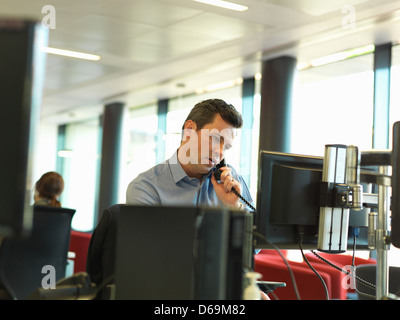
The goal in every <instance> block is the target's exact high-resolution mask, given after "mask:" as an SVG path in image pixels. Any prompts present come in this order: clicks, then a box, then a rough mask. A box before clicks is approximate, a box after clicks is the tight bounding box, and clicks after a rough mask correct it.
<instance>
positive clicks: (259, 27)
mask: <svg viewBox="0 0 400 320" xmlns="http://www.w3.org/2000/svg"><path fill="white" fill-rule="evenodd" d="M234 2H236V3H240V4H244V5H247V6H248V7H249V10H247V11H244V12H234V11H230V10H227V9H222V8H217V7H212V6H209V5H205V4H201V3H198V2H194V1H192V0H0V16H16V17H20V16H27V17H33V18H35V19H37V20H38V21H41V20H42V19H43V17H44V16H45V15H46V14H45V13H42V8H43V6H45V5H48V4H51V5H53V6H54V8H55V9H56V28H55V29H51V30H50V37H49V46H50V47H56V48H60V49H69V50H76V51H83V52H86V53H94V54H98V55H100V56H101V59H100V60H99V61H85V60H79V59H74V58H67V57H61V56H55V55H50V54H49V55H48V58H47V69H46V78H45V87H44V97H43V108H42V117H43V119H53V120H54V121H66V120H65V116H66V115H67V117H72V116H75V117H77V118H79V117H83V116H85V115H87V113H88V112H101V108H99V106H102V105H103V104H105V103H107V102H110V101H114V100H115V99H116V100H120V101H126V103H127V104H128V105H129V106H131V105H141V104H145V103H149V102H153V101H156V100H157V99H159V98H165V97H168V96H178V95H182V94H187V93H191V92H193V91H194V90H195V89H197V88H199V87H204V86H205V85H207V84H212V83H218V82H221V81H226V80H230V79H236V78H238V77H249V76H253V75H254V74H256V73H257V72H260V69H261V61H262V60H263V59H268V58H271V57H275V56H278V55H282V54H290V55H293V56H295V57H297V59H298V61H299V62H306V61H309V60H310V59H312V58H315V57H320V56H323V55H326V54H329V53H333V52H337V51H341V50H346V49H351V48H354V47H358V46H364V45H367V44H370V43H375V44H380V43H385V42H388V41H392V42H396V43H397V41H398V40H399V39H400V1H399V0H396V1H393V0H335V1H326V0H234ZM346 10H354V14H355V16H354V17H355V20H354V21H355V24H348V23H345V21H346V20H345V19H346V18H347V17H349V14H350V13H349V12H350V11H346ZM178 84H179V85H178ZM182 84H183V86H182Z"/></svg>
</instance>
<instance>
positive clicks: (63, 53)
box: [42, 47, 100, 61]
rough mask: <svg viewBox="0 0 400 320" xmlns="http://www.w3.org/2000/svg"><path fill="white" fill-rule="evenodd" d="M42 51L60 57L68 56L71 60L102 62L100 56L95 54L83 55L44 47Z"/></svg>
mask: <svg viewBox="0 0 400 320" xmlns="http://www.w3.org/2000/svg"><path fill="white" fill-rule="evenodd" d="M42 50H43V51H44V52H47V53H51V54H57V55H60V56H66V57H71V58H78V59H85V60H93V61H97V60H100V56H98V55H95V54H89V53H83V52H78V51H71V50H63V49H57V48H50V47H43V48H42Z"/></svg>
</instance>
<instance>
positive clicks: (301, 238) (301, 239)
mask: <svg viewBox="0 0 400 320" xmlns="http://www.w3.org/2000/svg"><path fill="white" fill-rule="evenodd" d="M299 236H300V241H299V247H300V251H301V255H302V256H303V259H304V261H305V262H306V263H307V265H308V266H309V267H310V269H311V270H312V271H313V272H314V273H315V274H316V275H317V277H318V279H319V280H320V281H321V283H322V285H323V287H324V291H325V296H326V300H329V292H328V287H327V285H326V283H325V281H324V279H322V277H321V275H320V274H319V273H318V272H317V270H315V269H314V267H313V266H312V265H311V264H310V262H308V259H307V257H306V255H305V254H304V252H303V245H302V243H303V233H301V232H299Z"/></svg>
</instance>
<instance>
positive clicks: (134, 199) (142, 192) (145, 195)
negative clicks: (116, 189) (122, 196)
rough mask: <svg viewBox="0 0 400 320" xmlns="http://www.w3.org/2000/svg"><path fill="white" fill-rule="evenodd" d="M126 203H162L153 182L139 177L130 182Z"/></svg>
mask: <svg viewBox="0 0 400 320" xmlns="http://www.w3.org/2000/svg"><path fill="white" fill-rule="evenodd" d="M126 204H133V205H147V206H157V205H161V201H160V197H159V196H158V193H157V191H156V190H155V189H154V187H152V186H151V184H149V183H148V182H146V181H145V180H141V179H138V178H137V179H135V180H133V181H132V182H131V183H130V184H129V186H128V188H127V190H126Z"/></svg>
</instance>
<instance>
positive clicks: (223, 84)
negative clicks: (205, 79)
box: [195, 78, 243, 94]
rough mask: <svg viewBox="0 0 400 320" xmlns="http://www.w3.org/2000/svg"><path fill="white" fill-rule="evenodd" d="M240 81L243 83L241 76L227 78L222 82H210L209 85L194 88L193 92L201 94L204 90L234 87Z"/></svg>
mask: <svg viewBox="0 0 400 320" xmlns="http://www.w3.org/2000/svg"><path fill="white" fill-rule="evenodd" d="M242 83H243V78H237V79H233V80H227V81H223V82H218V83H214V84H210V85H208V86H206V87H205V88H198V89H196V90H195V93H196V94H202V93H205V92H212V91H217V90H222V89H227V88H231V87H234V86H238V85H241V84H242Z"/></svg>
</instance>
